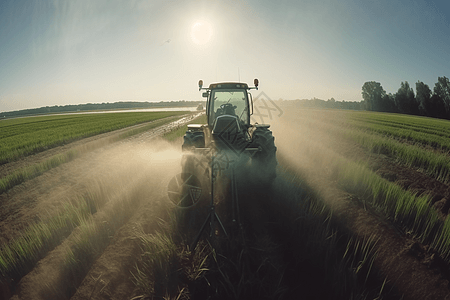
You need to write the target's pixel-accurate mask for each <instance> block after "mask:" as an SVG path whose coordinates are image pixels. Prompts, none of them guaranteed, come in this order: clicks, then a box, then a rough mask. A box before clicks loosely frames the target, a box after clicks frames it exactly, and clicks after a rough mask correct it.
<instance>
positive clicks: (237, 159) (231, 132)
mask: <svg viewBox="0 0 450 300" xmlns="http://www.w3.org/2000/svg"><path fill="white" fill-rule="evenodd" d="M198 84H199V91H200V90H204V92H203V97H205V98H207V101H206V116H207V124H190V125H188V130H187V132H186V134H185V135H184V142H183V145H182V151H183V153H185V154H186V155H185V159H184V160H183V163H182V167H183V172H184V173H192V174H196V175H198V176H203V175H202V174H199V173H198V170H195V168H196V166H198V164H199V159H194V158H193V157H192V156H190V155H189V154H188V153H193V152H197V153H198V152H200V151H202V149H209V150H211V149H213V150H214V151H215V152H216V153H220V154H219V155H217V158H218V159H217V163H216V166H217V168H218V169H219V172H220V171H222V170H224V169H225V170H226V169H227V168H228V166H229V163H230V162H234V164H235V165H238V166H239V167H238V169H239V168H240V169H242V168H246V169H247V171H249V172H248V173H249V174H250V176H251V177H252V178H254V179H255V180H257V181H258V182H260V183H261V184H265V185H267V184H271V183H272V181H273V180H274V179H275V177H276V166H277V159H276V150H277V148H276V147H275V143H274V137H273V135H272V131H271V130H269V127H270V125H268V124H258V123H255V124H251V123H250V116H251V115H252V114H253V98H252V95H251V93H250V92H249V90H251V89H258V84H259V82H258V79H255V80H254V85H255V86H254V87H249V86H248V85H247V84H246V83H241V82H221V83H212V84H210V85H209V87H208V88H203V81H202V80H200V81H199V83H198ZM237 171H239V170H237ZM206 175H207V174H206Z"/></svg>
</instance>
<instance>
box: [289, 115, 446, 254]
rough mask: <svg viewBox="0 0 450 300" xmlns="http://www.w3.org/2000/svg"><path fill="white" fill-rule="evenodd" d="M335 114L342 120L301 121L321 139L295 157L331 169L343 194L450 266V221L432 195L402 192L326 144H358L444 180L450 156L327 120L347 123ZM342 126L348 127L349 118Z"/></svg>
mask: <svg viewBox="0 0 450 300" xmlns="http://www.w3.org/2000/svg"><path fill="white" fill-rule="evenodd" d="M333 113H334V114H337V115H334V116H330V115H331V113H330V112H324V114H323V115H322V116H320V117H317V115H316V116H315V117H316V118H311V119H309V117H308V116H306V114H305V118H308V119H307V120H305V119H303V120H302V121H301V122H303V124H307V125H306V126H308V128H309V129H307V130H315V131H314V132H316V134H310V135H309V137H313V138H309V139H308V142H307V143H299V145H298V146H299V147H298V148H297V149H298V151H297V153H296V155H297V156H299V157H307V158H308V159H309V160H311V161H313V162H314V164H315V166H316V167H318V168H319V169H321V170H327V172H328V173H329V174H332V175H331V176H332V177H333V180H335V181H336V182H337V183H338V184H339V185H340V186H341V187H342V188H343V189H344V190H346V191H348V192H350V193H353V194H356V195H357V196H358V197H359V198H360V199H362V200H363V201H364V203H365V204H367V205H370V206H373V207H374V208H376V209H377V210H379V211H380V212H382V213H383V214H384V215H386V217H387V218H388V219H390V220H392V222H394V223H396V224H398V225H399V226H400V227H402V228H404V229H405V230H406V231H410V232H412V233H413V234H414V235H415V236H417V237H418V238H420V239H421V240H422V241H423V242H425V243H427V244H429V245H431V247H432V248H434V249H435V250H436V251H438V252H439V253H440V255H441V256H442V258H443V259H444V260H446V261H447V262H450V250H449V249H450V248H449V246H450V219H449V218H447V219H446V220H445V221H443V220H442V219H441V218H440V216H439V215H438V213H437V212H436V210H435V209H434V208H432V207H431V206H430V197H429V196H428V195H427V194H424V195H417V194H415V193H413V192H411V191H407V190H403V189H402V188H401V187H400V186H398V185H396V184H395V183H393V182H389V181H388V180H386V179H384V178H382V177H381V176H379V175H378V174H376V173H375V172H373V171H372V170H371V169H370V168H369V167H368V166H366V164H365V162H364V161H356V160H355V159H354V158H345V157H343V156H342V155H339V154H337V153H336V152H335V151H334V149H333V148H332V147H331V146H330V145H328V144H327V140H328V138H330V137H331V136H333V137H334V138H343V139H344V140H345V139H347V140H350V141H352V140H353V141H356V142H357V143H359V144H361V145H362V146H364V147H365V148H367V149H368V150H371V151H373V152H381V153H384V154H388V155H391V156H392V157H394V158H396V159H397V160H399V161H401V162H403V163H405V164H406V165H410V166H419V167H422V168H424V169H425V170H426V171H427V172H429V173H430V174H432V175H434V176H435V177H436V178H438V179H441V180H443V181H448V180H449V174H450V164H449V159H448V157H447V156H445V155H443V154H438V153H434V152H430V151H427V150H425V149H423V148H421V147H418V146H415V145H408V144H404V143H401V142H399V141H397V140H394V139H392V138H389V137H386V136H382V135H377V134H373V133H368V132H365V131H361V130H358V129H352V128H351V127H346V126H338V125H336V122H334V123H333V122H328V121H325V120H330V119H339V118H343V115H339V112H333ZM374 114H375V113H374ZM341 120H342V119H341ZM342 124H346V122H345V118H344V121H343V122H342ZM299 127H300V126H299ZM317 132H321V134H317ZM314 136H317V137H318V138H314ZM319 137H320V138H319Z"/></svg>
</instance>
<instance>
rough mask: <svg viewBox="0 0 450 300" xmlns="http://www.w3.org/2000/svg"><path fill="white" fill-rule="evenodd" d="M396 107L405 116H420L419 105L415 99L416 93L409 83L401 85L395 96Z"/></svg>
mask: <svg viewBox="0 0 450 300" xmlns="http://www.w3.org/2000/svg"><path fill="white" fill-rule="evenodd" d="M395 105H396V106H397V108H398V110H399V111H400V112H401V113H404V114H418V113H419V105H418V104H417V102H416V98H415V97H414V91H413V89H412V88H411V87H410V86H409V83H408V81H405V82H403V81H402V83H401V85H400V88H399V89H398V91H397V94H395Z"/></svg>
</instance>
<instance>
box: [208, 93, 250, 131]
mask: <svg viewBox="0 0 450 300" xmlns="http://www.w3.org/2000/svg"><path fill="white" fill-rule="evenodd" d="M211 100H212V101H211V107H210V109H211V110H210V111H211V115H212V118H211V120H210V122H211V123H210V124H211V125H212V123H213V122H214V120H215V118H217V117H218V116H220V115H233V116H237V117H238V120H239V121H240V123H242V124H249V117H250V114H249V108H248V101H247V91H246V90H243V89H238V90H236V89H235V90H231V89H220V90H219V89H217V90H212V92H211Z"/></svg>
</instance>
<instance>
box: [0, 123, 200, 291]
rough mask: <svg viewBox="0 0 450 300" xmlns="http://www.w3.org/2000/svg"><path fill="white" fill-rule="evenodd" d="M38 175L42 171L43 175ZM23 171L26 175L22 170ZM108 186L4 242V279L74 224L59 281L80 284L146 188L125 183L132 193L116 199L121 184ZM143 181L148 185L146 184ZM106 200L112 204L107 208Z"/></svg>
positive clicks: (0, 252)
mask: <svg viewBox="0 0 450 300" xmlns="http://www.w3.org/2000/svg"><path fill="white" fill-rule="evenodd" d="M200 118H204V117H200ZM170 120H171V119H169V120H160V121H157V122H154V123H151V124H149V125H147V126H145V127H142V128H137V129H134V130H131V131H128V132H125V133H122V134H121V135H119V136H117V137H115V138H114V139H113V140H111V142H113V141H117V140H120V139H122V138H125V137H128V136H130V135H133V134H137V133H139V132H142V131H144V130H148V129H150V128H153V127H155V126H158V125H162V124H163V123H167V122H169V121H170ZM201 120H203V119H201ZM196 121H197V122H198V118H197V119H194V120H193V121H191V122H196ZM175 131H176V130H175ZM102 145H104V144H103V143H100V144H99V145H97V146H96V147H101V146H102ZM93 147H94V146H93ZM91 148H92V147H91ZM94 148H95V147H94ZM91 150H92V149H91ZM82 152H83V151H81V149H78V150H71V151H69V152H68V155H70V156H73V155H76V156H78V155H80V154H81V153H82ZM56 158H58V159H63V160H64V159H65V157H64V154H62V156H61V155H60V156H56ZM67 159H69V158H67ZM63 162H65V161H63ZM49 163H50V162H49ZM58 163H62V162H59V161H58V162H55V164H58ZM33 168H34V167H33ZM33 170H34V169H32V170H31V171H32V172H38V173H42V172H43V171H42V170H34V171H33ZM34 175H35V176H37V175H38V174H34ZM22 176H25V175H23V174H22ZM130 178H131V177H130ZM141 181H142V180H141ZM142 182H145V186H148V182H152V181H150V180H148V179H145V180H143V181H142ZM130 184H131V185H134V186H136V184H134V183H133V182H130ZM122 185H123V183H122ZM122 185H121V186H122ZM104 186H105V183H104V182H103V183H99V184H97V185H96V188H95V189H90V190H89V192H88V193H87V194H86V196H85V197H83V198H80V199H78V200H77V201H72V202H70V203H66V204H65V205H64V207H63V208H62V209H61V211H60V212H59V213H56V214H54V215H48V216H44V217H42V218H41V219H40V220H38V221H37V222H36V223H33V224H31V225H30V226H29V227H28V228H26V229H25V230H23V231H22V232H21V233H20V234H19V235H18V237H17V238H15V239H14V240H12V241H10V242H9V243H7V244H5V245H3V246H1V247H0V282H1V281H5V282H6V283H7V284H8V283H9V284H11V283H14V282H18V281H19V279H20V278H22V277H23V276H24V275H25V274H27V273H28V272H29V271H30V270H31V269H32V268H33V267H34V266H35V265H36V263H37V262H38V261H39V260H40V259H42V258H43V257H44V256H45V255H46V254H47V253H48V252H49V251H50V250H52V249H53V248H54V247H56V246H57V245H59V244H60V243H61V242H62V241H63V240H64V239H65V238H67V237H68V236H69V235H71V234H72V232H73V230H74V229H75V228H79V230H78V232H79V233H78V234H77V235H76V237H74V238H72V240H73V245H72V246H71V247H70V249H69V251H68V252H67V257H66V259H65V260H64V261H65V264H64V266H63V267H62V268H63V273H64V276H63V277H61V279H60V280H63V281H64V282H61V283H59V284H60V285H70V286H71V287H70V292H71V293H73V292H74V288H75V286H76V284H75V282H74V280H75V281H76V280H78V279H79V277H81V276H82V274H84V273H85V272H86V271H87V270H88V269H89V266H90V264H91V263H92V261H93V259H94V258H95V257H96V256H97V255H99V254H100V253H101V252H102V249H104V248H105V247H106V245H107V244H108V243H109V239H108V237H109V236H111V235H112V234H113V233H114V231H115V230H116V229H117V228H119V227H120V226H121V225H122V224H123V223H124V222H125V220H126V219H127V218H128V217H129V216H130V214H131V213H132V208H133V207H135V205H136V204H137V203H136V201H137V200H139V199H143V198H145V197H144V196H143V195H140V196H138V195H137V194H136V192H139V193H142V189H141V188H130V187H127V188H124V187H123V186H122V188H119V190H121V191H129V192H127V193H125V194H124V193H119V197H117V195H116V196H115V197H116V198H117V200H115V201H111V200H110V199H111V197H112V194H113V192H112V190H116V189H113V188H109V189H105V188H104ZM140 186H143V185H142V184H141V185H140ZM116 188H117V187H116ZM108 191H109V192H108ZM108 203H110V204H108ZM105 204H108V207H106V208H105V209H104V208H103V207H105ZM131 204H133V205H131ZM100 210H102V211H104V212H103V213H102V215H103V217H102V221H101V222H99V221H95V220H94V217H93V216H94V215H95V213H96V212H97V211H100ZM74 274H75V275H76V274H78V275H76V276H75V277H78V278H72V277H73V276H74ZM78 283H79V282H78ZM78 283H77V284H78ZM55 292H56V293H57V294H55V295H53V294H52V297H53V296H55V297H62V295H61V294H60V291H56V290H55V291H50V293H55Z"/></svg>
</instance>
